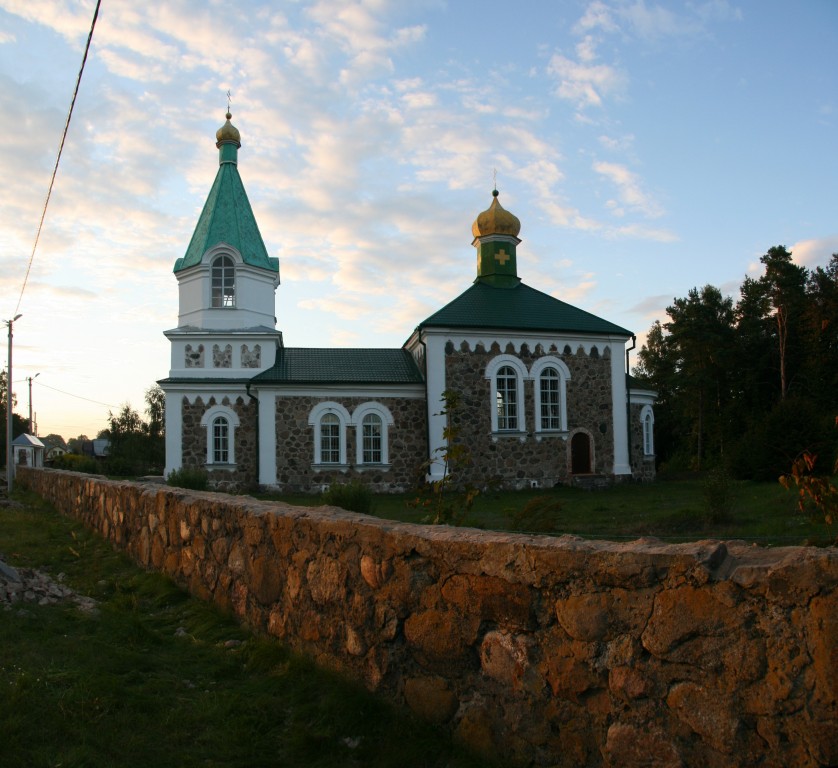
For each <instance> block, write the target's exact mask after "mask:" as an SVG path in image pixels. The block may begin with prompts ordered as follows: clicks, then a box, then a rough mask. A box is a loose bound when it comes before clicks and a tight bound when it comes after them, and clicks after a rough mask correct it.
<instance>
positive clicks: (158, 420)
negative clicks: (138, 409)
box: [145, 384, 166, 438]
mask: <svg viewBox="0 0 838 768" xmlns="http://www.w3.org/2000/svg"><path fill="white" fill-rule="evenodd" d="M145 402H146V408H145V414H146V416H148V424H147V425H146V430H147V432H148V434H149V437H151V438H158V437H160V436H162V435H163V427H164V423H165V418H166V393H165V392H164V391H163V390H162V389H161V387H160V385H159V384H154V385H153V386H151V387H149V388H148V389H147V390H146V391H145Z"/></svg>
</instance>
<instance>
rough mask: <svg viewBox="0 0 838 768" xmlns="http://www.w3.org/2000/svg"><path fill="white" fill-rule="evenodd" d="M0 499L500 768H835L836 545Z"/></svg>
mask: <svg viewBox="0 0 838 768" xmlns="http://www.w3.org/2000/svg"><path fill="white" fill-rule="evenodd" d="M18 482H19V483H20V484H21V485H22V486H24V487H29V488H30V489H32V490H34V491H36V492H37V493H39V494H40V495H41V496H43V497H44V498H46V499H47V500H49V501H50V502H51V503H52V504H54V505H55V506H56V508H58V509H59V510H61V511H63V512H65V513H67V514H71V515H74V516H76V517H78V518H80V519H82V520H84V521H86V522H87V524H88V525H90V526H92V527H94V528H96V529H97V530H99V531H101V532H102V533H103V534H104V535H105V536H106V537H108V538H109V539H110V540H111V541H113V542H114V544H115V545H117V546H118V547H120V548H121V549H123V550H125V551H126V552H128V553H130V554H131V555H132V556H133V557H134V558H135V559H136V560H137V561H138V562H140V563H142V564H144V565H146V566H148V567H152V568H156V569H159V570H162V571H164V572H166V573H168V574H170V575H171V576H172V577H174V578H175V579H176V580H178V581H179V582H180V583H182V584H183V585H185V586H187V587H188V588H189V589H190V590H191V591H192V592H193V593H194V594H196V595H199V596H201V597H204V598H206V599H212V600H215V601H216V602H217V603H218V604H220V605H222V606H224V607H225V608H228V609H229V610H230V611H232V612H233V613H235V615H236V616H238V617H239V618H240V619H241V620H242V621H244V622H246V623H247V624H248V625H250V626H251V627H252V628H255V629H260V630H262V631H265V632H268V633H270V634H272V635H275V636H277V637H280V638H282V639H283V640H284V641H285V642H287V643H288V644H289V645H290V646H292V647H293V648H295V649H297V650H300V651H303V652H305V653H308V654H309V655H311V656H312V657H314V658H315V659H316V660H317V661H319V662H320V663H321V664H324V665H327V666H329V667H332V668H336V669H339V670H342V671H344V672H345V673H347V674H349V675H352V676H354V677H356V678H358V679H361V680H363V681H364V682H365V683H366V684H367V686H368V687H369V688H371V689H373V690H376V691H379V692H380V693H382V694H383V695H386V696H388V697H390V698H391V699H393V700H395V701H396V702H399V703H401V704H404V705H406V706H408V707H409V708H410V709H412V710H413V711H414V712H416V713H418V714H419V715H421V716H423V717H425V718H427V719H429V720H432V721H434V722H437V723H440V724H443V725H445V726H447V727H448V728H449V729H450V730H451V731H453V732H454V734H455V735H456V736H457V737H458V738H460V739H462V740H463V741H464V742H466V743H468V744H470V745H471V746H472V747H473V748H475V749H477V750H480V751H483V752H484V753H486V754H490V755H495V756H498V755H499V756H502V757H503V758H504V759H505V760H506V761H507V762H508V763H509V764H510V765H535V766H574V767H575V766H621V767H622V768H634V767H635V766H638V767H639V766H648V765H650V764H654V765H660V766H684V767H688V766H702V768H703V767H704V766H711V767H712V766H743V767H744V766H752V765H763V766H777V767H778V768H779V766H791V765H794V766H827V765H834V764H836V763H838V729H836V728H835V723H836V722H838V709H836V675H835V670H836V661H837V660H838V659H836V649H837V648H838V626H837V625H836V613H837V611H836V609H837V608H838V550H836V549H835V548H826V549H815V548H803V547H788V548H778V549H760V548H757V547H752V546H747V545H745V544H743V543H741V542H740V543H737V542H727V543H721V542H716V541H705V542H696V543H694V544H679V545H664V544H662V543H660V542H659V541H657V540H641V541H637V542H632V543H622V544H615V543H611V542H602V541H597V542H592V541H585V540H582V539H578V538H575V537H567V536H565V537H561V538H549V537H544V536H525V535H517V534H496V533H489V532H483V531H476V530H469V529H459V528H457V529H454V528H447V527H444V526H433V527H424V526H417V525H411V524H407V523H394V522H392V521H386V520H378V519H375V518H370V517H367V516H364V515H359V514H354V513H348V512H344V511H342V510H338V509H335V508H331V507H321V508H319V509H310V508H309V509H302V508H294V507H290V506H287V505H282V504H276V503H270V502H260V501H257V500H255V499H250V498H247V497H231V496H225V495H223V494H212V493H199V492H190V491H185V490H182V489H175V488H165V487H161V486H154V485H142V484H137V483H128V482H114V481H107V480H103V479H98V478H91V477H89V476H84V475H80V474H75V473H70V472H59V471H51V470H39V469H32V468H21V470H20V472H19V475H18ZM650 760H652V761H653V763H650Z"/></svg>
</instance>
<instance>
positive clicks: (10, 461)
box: [5, 315, 21, 496]
mask: <svg viewBox="0 0 838 768" xmlns="http://www.w3.org/2000/svg"><path fill="white" fill-rule="evenodd" d="M20 317H21V315H15V316H14V317H13V318H12V319H11V320H6V321H5V322H6V325H8V326H9V366H8V368H7V369H6V385H7V386H6V485H7V486H8V493H9V496H11V495H12V485H13V484H14V478H15V461H14V451H13V450H12V335H13V334H12V326H13V325H14V324H15V321H16V320H19V319H20Z"/></svg>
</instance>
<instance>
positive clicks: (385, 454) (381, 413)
mask: <svg viewBox="0 0 838 768" xmlns="http://www.w3.org/2000/svg"><path fill="white" fill-rule="evenodd" d="M370 414H375V415H376V416H378V417H379V418H380V419H381V461H380V462H365V461H364V419H365V418H366V417H367V416H369V415H370ZM352 424H353V426H354V427H355V463H356V464H357V465H358V466H359V467H362V466H364V467H380V466H389V465H390V450H389V444H390V440H389V437H390V434H389V433H390V427H392V426H393V414H392V413H390V411H389V409H388V408H387V407H386V406H384V405H382V404H381V403H375V402H370V403H362V404H361V405H359V406H358V407H357V408H356V409H355V410H354V411H353V413H352Z"/></svg>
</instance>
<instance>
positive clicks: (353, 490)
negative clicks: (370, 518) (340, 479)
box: [323, 480, 375, 515]
mask: <svg viewBox="0 0 838 768" xmlns="http://www.w3.org/2000/svg"><path fill="white" fill-rule="evenodd" d="M374 500H375V497H374V495H373V492H372V491H371V490H370V489H369V487H368V486H366V485H364V484H363V483H362V482H361V481H360V480H353V481H352V482H349V483H343V484H340V485H333V486H331V487H330V488H329V490H328V491H326V492H325V493H324V494H323V503H324V504H328V505H330V506H333V507H340V508H341V509H345V510H347V511H349V512H360V513H361V514H362V515H369V514H372V509H373V502H374Z"/></svg>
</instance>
